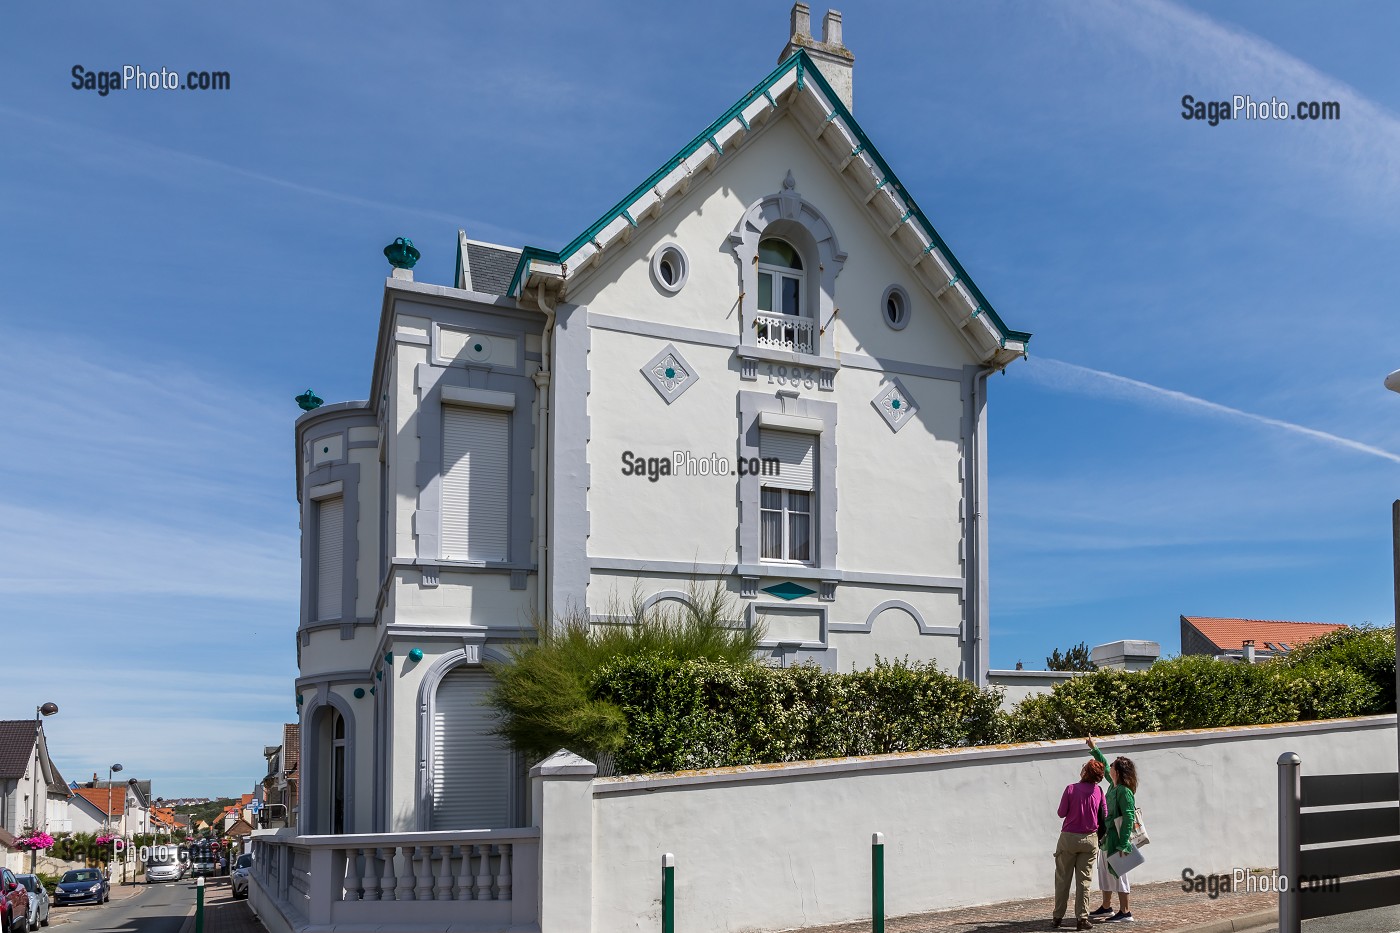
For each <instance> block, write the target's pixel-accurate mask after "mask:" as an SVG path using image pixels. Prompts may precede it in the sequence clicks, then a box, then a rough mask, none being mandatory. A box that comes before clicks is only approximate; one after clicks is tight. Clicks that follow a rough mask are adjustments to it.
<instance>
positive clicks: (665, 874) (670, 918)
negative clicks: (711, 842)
mask: <svg viewBox="0 0 1400 933" xmlns="http://www.w3.org/2000/svg"><path fill="white" fill-rule="evenodd" d="M196 933H200V931H196ZM661 933H676V857H675V856H674V855H672V854H671V853H670V852H667V853H666V854H665V855H663V856H661Z"/></svg>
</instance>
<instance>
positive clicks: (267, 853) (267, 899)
mask: <svg viewBox="0 0 1400 933" xmlns="http://www.w3.org/2000/svg"><path fill="white" fill-rule="evenodd" d="M282 832H283V833H286V832H287V831H286V830H283V831H282ZM539 836H540V833H539V830H538V829H533V828H529V829H506V830H471V831H462V832H418V833H375V834H364V835H360V834H356V835H345V836H292V835H282V834H277V835H264V836H258V837H255V838H254V839H253V865H254V869H253V886H252V887H253V889H254V892H255V893H254V894H253V908H254V910H256V911H257V913H258V915H259V916H260V917H262V918H263V920H264V922H265V924H266V925H267V927H268V930H269V931H270V933H296V931H299V930H302V929H305V928H307V927H321V926H323V925H326V924H329V925H340V924H356V925H363V924H370V925H379V926H393V928H394V929H402V930H413V929H415V928H423V929H425V930H426V929H428V928H436V929H439V930H441V929H444V928H445V926H444V924H448V923H450V924H451V925H452V927H453V929H454V930H472V929H480V930H483V931H485V930H501V929H507V928H509V929H522V930H528V929H536V928H538V921H537V915H538V910H539V904H538V881H537V879H538V875H539V848H540V847H539ZM269 914H275V916H269Z"/></svg>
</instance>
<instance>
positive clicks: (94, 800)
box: [73, 787, 126, 816]
mask: <svg viewBox="0 0 1400 933" xmlns="http://www.w3.org/2000/svg"><path fill="white" fill-rule="evenodd" d="M73 793H75V794H77V795H78V796H79V797H82V798H83V799H84V800H86V801H87V802H88V803H90V804H92V805H93V806H94V807H96V808H97V809H99V810H101V811H102V812H103V813H106V812H107V800H108V797H107V793H108V791H107V788H105V787H102V788H99V787H78V788H74V790H73ZM111 794H112V796H111V801H112V816H121V815H122V811H123V810H124V809H125V807H126V793H125V792H124V791H122V789H121V788H119V787H114V788H112V790H111Z"/></svg>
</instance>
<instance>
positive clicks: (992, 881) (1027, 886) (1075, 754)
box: [533, 716, 1396, 933]
mask: <svg viewBox="0 0 1400 933" xmlns="http://www.w3.org/2000/svg"><path fill="white" fill-rule="evenodd" d="M1395 723H1396V719H1395V716H1374V717H1366V718H1361V719H1351V720H1333V721H1326V722H1314V723H1299V724H1292V725H1280V726H1251V727H1241V728H1233V729H1211V730H1200V731H1193V732H1174V733H1159V734H1150V735H1135V736H1120V737H1116V738H1112V739H1106V740H1103V741H1101V742H1100V745H1101V747H1102V748H1103V750H1104V753H1105V754H1106V755H1107V756H1108V757H1109V759H1110V760H1112V758H1114V757H1116V756H1117V755H1128V756H1129V757H1131V758H1133V760H1134V761H1135V762H1136V763H1137V766H1138V774H1139V777H1140V786H1139V793H1138V799H1139V801H1140V803H1141V806H1142V808H1143V812H1144V816H1145V819H1146V822H1147V825H1148V828H1149V830H1150V832H1151V836H1152V843H1151V845H1150V846H1148V847H1147V848H1146V849H1145V850H1144V854H1146V855H1147V856H1148V861H1147V864H1146V865H1144V866H1143V867H1142V868H1140V869H1139V870H1138V872H1137V873H1136V874H1135V880H1138V881H1140V882H1144V883H1145V882H1150V881H1167V880H1179V879H1180V877H1181V873H1182V870H1183V869H1185V868H1191V869H1194V870H1195V871H1196V872H1198V873H1201V872H1210V873H1217V872H1228V871H1229V870H1231V869H1233V868H1236V867H1240V868H1261V867H1267V866H1273V865H1274V864H1276V862H1277V848H1278V843H1277V835H1276V824H1277V817H1276V811H1277V799H1276V798H1277V789H1276V788H1277V771H1276V767H1277V766H1276V762H1277V759H1278V757H1279V755H1280V754H1282V753H1283V752H1286V751H1293V752H1297V753H1298V754H1299V755H1300V756H1302V759H1303V773H1304V774H1324V773H1346V772H1365V771H1393V770H1394V769H1395V762H1396V728H1395ZM1087 754H1088V750H1087V749H1086V748H1085V746H1084V744H1083V742H1082V741H1064V742H1044V743H1035V744H1030V745H1017V746H997V747H991V748H977V749H948V750H943V751H935V752H916V753H907V754H901V755H884V756H878V757H870V758H843V759H834V760H830V761H821V762H806V763H795V764H787V765H768V766H755V767H748V768H724V769H715V770H712V771H702V772H691V773H685V774H677V775H651V776H639V777H621V778H602V779H592V780H589V777H588V773H589V772H591V770H592V769H591V767H590V766H588V765H587V764H586V763H584V762H582V760H581V759H577V758H574V757H573V756H567V753H560V754H559V755H556V756H554V758H552V759H550V762H546V763H545V766H542V767H540V768H537V769H536V770H535V772H533V779H534V781H535V783H536V785H537V789H536V795H535V801H536V806H535V811H534V818H535V820H536V822H537V825H539V826H540V827H541V853H542V857H543V858H544V859H545V860H546V861H548V860H549V859H550V856H551V854H557V855H560V856H562V855H564V854H566V853H567V854H568V855H569V861H570V863H571V865H570V869H569V870H568V871H560V872H553V873H550V872H546V878H547V880H548V882H549V883H548V884H547V885H546V886H545V889H544V890H542V892H541V894H542V899H543V903H542V915H541V919H542V920H544V921H545V922H544V923H543V928H544V930H545V933H552V930H553V929H554V928H555V927H554V925H553V924H551V923H549V922H548V921H549V919H550V918H551V917H554V918H560V917H563V916H569V917H571V918H578V917H580V916H582V915H583V914H584V913H585V912H586V911H587V910H588V909H589V907H588V905H589V904H590V903H591V911H592V923H591V929H592V930H593V931H599V933H601V931H607V933H617V931H624V930H656V929H658V928H659V924H660V889H661V856H662V854H663V853H665V852H672V853H675V855H676V863H677V868H676V913H677V924H676V929H677V931H679V933H690V931H697V933H698V931H702V930H703V931H712V930H734V931H739V930H743V931H751V930H753V931H762V930H784V929H790V928H793V927H801V926H807V925H815V924H822V923H836V922H842V921H851V920H858V919H860V918H863V917H868V916H869V915H870V904H869V899H870V835H871V833H872V832H877V831H878V832H883V833H884V834H885V879H886V882H885V883H886V892H885V903H886V909H887V914H888V915H889V916H892V917H893V916H899V915H901V914H909V913H917V912H920V911H927V910H937V909H941V908H950V907H959V906H967V905H973V904H980V903H992V902H996V901H1002V900H1009V899H1013V898H1022V897H1034V896H1042V895H1045V894H1048V893H1050V892H1051V890H1052V878H1053V862H1052V859H1051V853H1052V852H1053V851H1054V847H1055V841H1056V837H1057V834H1058V832H1059V822H1060V821H1059V818H1058V817H1057V816H1056V815H1055V810H1056V807H1057V805H1058V803H1059V798H1060V793H1061V791H1062V790H1063V789H1064V787H1065V785H1066V784H1068V783H1070V782H1072V781H1074V780H1076V779H1077V777H1078V772H1079V768H1080V766H1081V764H1082V763H1083V762H1084V761H1085V760H1086V758H1087ZM565 757H567V758H568V759H571V760H572V762H573V763H574V765H573V766H572V767H561V765H562V764H564V762H563V759H564V758H565ZM551 763H553V767H548V765H550V764H551ZM559 781H564V782H567V783H565V784H559V790H560V792H559V793H555V792H553V791H549V792H548V793H542V792H544V791H545V790H546V788H545V787H542V786H540V785H542V784H543V785H554V784H555V783H556V782H559ZM575 788H577V790H575ZM580 791H582V793H580ZM589 839H591V848H592V859H591V861H592V865H591V870H585V869H586V868H587V866H584V865H581V864H579V862H581V861H587V859H586V857H584V854H583V853H584V851H586V849H587V848H588V846H589V843H588V842H587V840H589ZM565 928H567V929H571V930H582V929H587V928H588V927H586V926H585V925H584V924H582V923H578V922H577V921H576V920H571V922H569V923H567V924H566V925H565V926H561V927H558V929H561V930H562V929H565Z"/></svg>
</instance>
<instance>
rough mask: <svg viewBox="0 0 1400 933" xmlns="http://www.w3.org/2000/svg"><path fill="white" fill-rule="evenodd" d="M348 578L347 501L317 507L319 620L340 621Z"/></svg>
mask: <svg viewBox="0 0 1400 933" xmlns="http://www.w3.org/2000/svg"><path fill="white" fill-rule="evenodd" d="M344 574H345V500H344V499H343V498H341V497H340V496H337V497H335V498H334V499H322V500H320V501H319V502H317V503H316V620H317V621H318V622H321V621H329V620H332V619H339V618H340V614H341V608H342V607H341V598H340V594H341V581H342V580H343V579H344Z"/></svg>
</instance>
